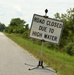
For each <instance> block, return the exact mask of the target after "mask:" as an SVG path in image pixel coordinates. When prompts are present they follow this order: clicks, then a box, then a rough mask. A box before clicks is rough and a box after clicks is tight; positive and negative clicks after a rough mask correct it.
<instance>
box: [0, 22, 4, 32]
mask: <svg viewBox="0 0 74 75" xmlns="http://www.w3.org/2000/svg"><path fill="white" fill-rule="evenodd" d="M4 29H5V25H4V24H3V23H1V22H0V31H4Z"/></svg>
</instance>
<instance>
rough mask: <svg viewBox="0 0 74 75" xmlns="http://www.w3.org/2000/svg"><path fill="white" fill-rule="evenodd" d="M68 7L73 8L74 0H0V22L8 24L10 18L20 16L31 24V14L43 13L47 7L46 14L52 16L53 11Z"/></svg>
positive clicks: (64, 11)
mask: <svg viewBox="0 0 74 75" xmlns="http://www.w3.org/2000/svg"><path fill="white" fill-rule="evenodd" d="M70 8H74V0H0V22H1V23H4V24H5V25H6V26H8V25H9V24H10V21H11V19H13V18H21V19H23V20H25V21H26V23H28V24H29V25H31V22H32V17H33V14H39V15H45V9H48V14H47V16H49V17H50V18H54V14H55V13H57V12H58V13H60V14H61V13H66V11H67V9H70Z"/></svg>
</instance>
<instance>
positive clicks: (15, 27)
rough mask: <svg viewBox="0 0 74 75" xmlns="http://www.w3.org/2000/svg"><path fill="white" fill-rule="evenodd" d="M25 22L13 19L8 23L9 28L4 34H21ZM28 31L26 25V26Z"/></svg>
mask: <svg viewBox="0 0 74 75" xmlns="http://www.w3.org/2000/svg"><path fill="white" fill-rule="evenodd" d="M25 23H26V22H25V21H24V20H21V19H20V18H13V19H12V20H11V21H10V24H9V26H8V27H7V28H6V32H8V33H21V34H22V33H23V32H24V31H25V28H24V27H25V26H26V25H25ZM27 29H28V24H27Z"/></svg>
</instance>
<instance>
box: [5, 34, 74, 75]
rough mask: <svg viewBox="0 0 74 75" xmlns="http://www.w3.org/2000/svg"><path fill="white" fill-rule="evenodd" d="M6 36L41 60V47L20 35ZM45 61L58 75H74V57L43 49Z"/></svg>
mask: <svg viewBox="0 0 74 75" xmlns="http://www.w3.org/2000/svg"><path fill="white" fill-rule="evenodd" d="M5 35H6V36H8V37H9V38H11V39H12V40H13V41H15V42H16V43H17V44H18V45H20V46H22V47H23V48H24V49H26V50H28V51H29V52H30V53H32V54H33V55H34V56H35V57H36V58H38V59H39V56H40V50H41V46H39V45H36V44H34V43H33V42H31V41H29V40H26V39H24V38H22V37H20V36H19V35H15V34H7V33H5ZM43 61H44V62H45V63H46V64H47V65H48V66H50V67H52V68H53V69H55V70H56V71H57V74H58V75H74V56H69V55H67V54H63V53H60V52H56V51H55V50H49V49H47V48H45V47H43Z"/></svg>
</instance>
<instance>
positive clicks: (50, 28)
mask: <svg viewBox="0 0 74 75" xmlns="http://www.w3.org/2000/svg"><path fill="white" fill-rule="evenodd" d="M62 28H63V22H61V21H58V20H55V19H51V18H45V17H43V16H40V15H37V14H34V16H33V20H32V24H31V31H30V37H31V38H36V39H39V40H44V41H48V42H52V43H56V44H59V41H60V36H61V32H62Z"/></svg>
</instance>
